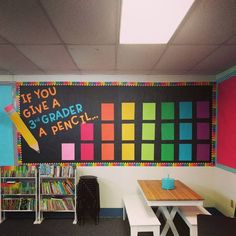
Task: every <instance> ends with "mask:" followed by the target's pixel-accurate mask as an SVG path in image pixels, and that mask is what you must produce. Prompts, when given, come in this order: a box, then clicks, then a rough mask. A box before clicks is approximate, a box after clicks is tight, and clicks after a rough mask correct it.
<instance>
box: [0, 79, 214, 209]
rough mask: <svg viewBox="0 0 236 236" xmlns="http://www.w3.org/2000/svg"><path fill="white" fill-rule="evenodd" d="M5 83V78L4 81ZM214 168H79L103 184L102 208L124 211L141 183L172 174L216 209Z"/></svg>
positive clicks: (206, 203) (81, 172) (81, 173)
mask: <svg viewBox="0 0 236 236" xmlns="http://www.w3.org/2000/svg"><path fill="white" fill-rule="evenodd" d="M214 79H215V77H214V76H191V75H189V76H166V75H165V76H161V75H160V76H155V75H150V76H149V75H52V76H50V75H49V76H43V75H32V76H13V77H12V78H11V81H156V82H159V81H172V82H174V81H184V82H186V81H212V80H214ZM0 81H1V77H0ZM214 169H215V168H214V167H79V168H78V170H79V175H95V176H97V177H98V180H99V183H100V195H101V207H106V208H120V207H122V202H121V199H122V196H123V195H124V194H126V193H134V192H136V191H138V187H137V180H138V179H161V178H163V177H166V176H167V174H170V176H171V177H174V178H175V179H179V180H182V181H183V182H184V183H186V184H187V185H189V186H190V187H191V188H193V189H194V190H195V191H197V192H198V193H199V194H200V195H202V196H203V197H204V198H205V202H204V203H205V205H206V206H214V202H215V196H214V191H215V189H214V184H213V183H214Z"/></svg>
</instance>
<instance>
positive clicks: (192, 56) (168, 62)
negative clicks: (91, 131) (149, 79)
mask: <svg viewBox="0 0 236 236" xmlns="http://www.w3.org/2000/svg"><path fill="white" fill-rule="evenodd" d="M215 48H216V46H182V45H181V46H180V45H175V46H170V47H169V48H168V49H167V50H166V51H165V53H164V54H163V56H162V57H161V59H160V61H159V63H158V64H157V65H156V66H155V68H154V70H159V71H165V72H168V71H169V72H170V73H171V72H175V73H176V72H183V71H187V70H190V69H192V67H193V66H195V64H196V63H198V62H199V61H201V60H202V58H204V57H206V56H207V55H208V54H209V53H210V52H211V51H213V50H214V49H215Z"/></svg>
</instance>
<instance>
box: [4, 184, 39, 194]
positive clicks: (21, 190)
mask: <svg viewBox="0 0 236 236" xmlns="http://www.w3.org/2000/svg"><path fill="white" fill-rule="evenodd" d="M1 187H2V194H9V195H10V194H34V193H35V183H34V182H25V181H6V182H3V183H2V185H1Z"/></svg>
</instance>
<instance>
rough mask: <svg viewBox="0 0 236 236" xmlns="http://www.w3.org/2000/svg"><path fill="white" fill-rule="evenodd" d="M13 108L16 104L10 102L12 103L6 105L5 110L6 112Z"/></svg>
mask: <svg viewBox="0 0 236 236" xmlns="http://www.w3.org/2000/svg"><path fill="white" fill-rule="evenodd" d="M13 109H14V106H13V105H12V104H10V105H8V106H6V107H4V110H5V111H6V112H10V111H12V110H13Z"/></svg>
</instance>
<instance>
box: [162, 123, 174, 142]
mask: <svg viewBox="0 0 236 236" xmlns="http://www.w3.org/2000/svg"><path fill="white" fill-rule="evenodd" d="M174 137H175V132H174V123H162V124H161V140H174Z"/></svg>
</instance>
